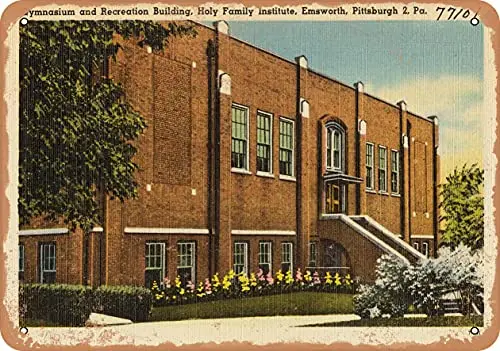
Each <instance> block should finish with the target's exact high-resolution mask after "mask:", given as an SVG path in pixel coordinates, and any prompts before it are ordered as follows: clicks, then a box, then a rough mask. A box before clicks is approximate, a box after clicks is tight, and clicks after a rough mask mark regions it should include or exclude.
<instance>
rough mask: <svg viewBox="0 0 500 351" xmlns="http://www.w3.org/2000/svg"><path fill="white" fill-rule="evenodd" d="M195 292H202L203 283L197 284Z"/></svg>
mask: <svg viewBox="0 0 500 351" xmlns="http://www.w3.org/2000/svg"><path fill="white" fill-rule="evenodd" d="M196 290H198V292H202V291H203V282H200V283H199V284H198V289H196Z"/></svg>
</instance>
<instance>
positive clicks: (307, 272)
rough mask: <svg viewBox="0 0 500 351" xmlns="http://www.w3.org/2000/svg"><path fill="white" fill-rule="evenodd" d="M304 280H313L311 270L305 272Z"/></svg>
mask: <svg viewBox="0 0 500 351" xmlns="http://www.w3.org/2000/svg"><path fill="white" fill-rule="evenodd" d="M304 280H305V281H306V282H310V281H311V280H312V277H311V272H310V271H306V274H304Z"/></svg>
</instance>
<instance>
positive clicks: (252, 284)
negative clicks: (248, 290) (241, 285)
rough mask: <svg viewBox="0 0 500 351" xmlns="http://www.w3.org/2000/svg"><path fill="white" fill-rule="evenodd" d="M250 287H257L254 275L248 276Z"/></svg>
mask: <svg viewBox="0 0 500 351" xmlns="http://www.w3.org/2000/svg"><path fill="white" fill-rule="evenodd" d="M250 285H251V286H257V278H256V277H255V273H252V274H250Z"/></svg>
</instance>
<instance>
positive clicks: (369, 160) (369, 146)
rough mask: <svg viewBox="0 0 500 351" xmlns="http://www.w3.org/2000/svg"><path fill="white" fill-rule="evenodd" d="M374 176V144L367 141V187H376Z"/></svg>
mask: <svg viewBox="0 0 500 351" xmlns="http://www.w3.org/2000/svg"><path fill="white" fill-rule="evenodd" d="M373 181H374V177H373V144H369V143H366V188H367V189H373V188H374V184H373Z"/></svg>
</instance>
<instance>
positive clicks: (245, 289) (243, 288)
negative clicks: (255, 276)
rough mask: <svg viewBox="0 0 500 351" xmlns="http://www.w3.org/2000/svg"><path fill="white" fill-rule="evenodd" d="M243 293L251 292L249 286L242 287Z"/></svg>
mask: <svg viewBox="0 0 500 351" xmlns="http://www.w3.org/2000/svg"><path fill="white" fill-rule="evenodd" d="M241 291H243V292H246V291H250V288H249V287H248V285H243V286H242V287H241Z"/></svg>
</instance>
